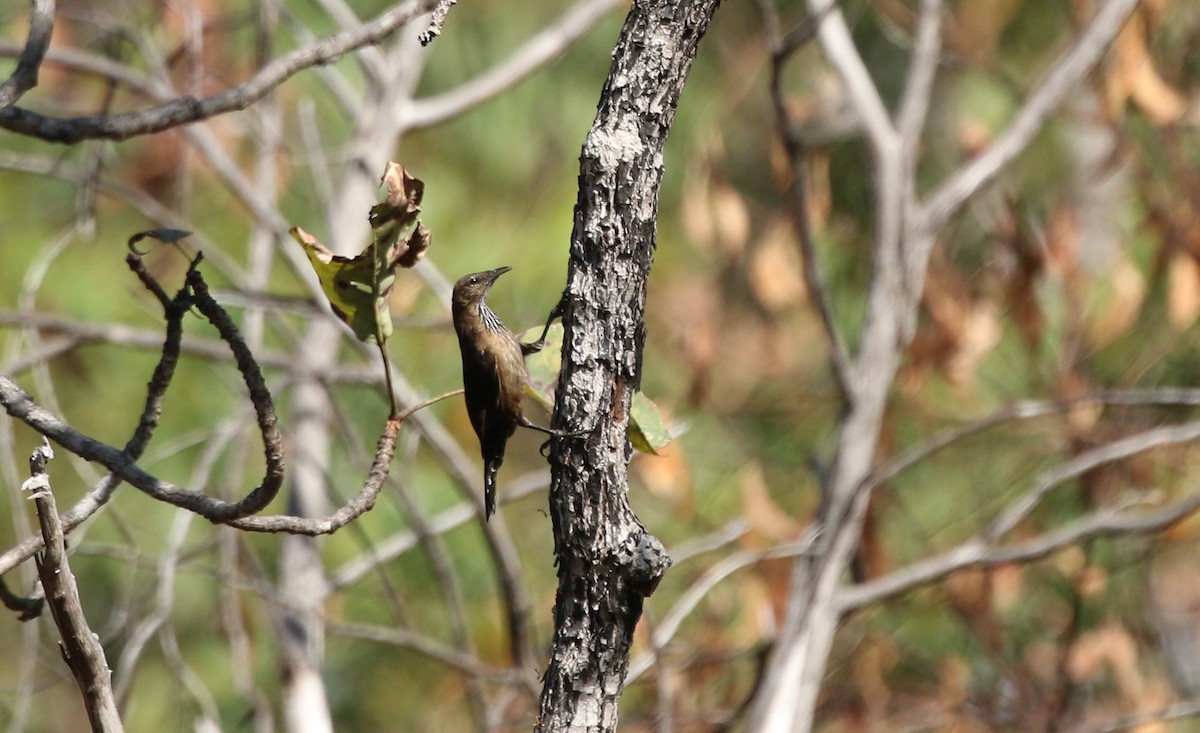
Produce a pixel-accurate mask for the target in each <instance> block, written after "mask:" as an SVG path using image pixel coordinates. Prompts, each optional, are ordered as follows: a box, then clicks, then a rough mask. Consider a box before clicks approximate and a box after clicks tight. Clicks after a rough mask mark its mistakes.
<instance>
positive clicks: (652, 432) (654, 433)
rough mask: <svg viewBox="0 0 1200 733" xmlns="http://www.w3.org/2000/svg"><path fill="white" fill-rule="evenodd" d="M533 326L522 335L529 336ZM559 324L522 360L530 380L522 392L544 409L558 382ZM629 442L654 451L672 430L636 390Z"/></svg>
mask: <svg viewBox="0 0 1200 733" xmlns="http://www.w3.org/2000/svg"><path fill="white" fill-rule="evenodd" d="M533 330H534V329H531V330H530V331H526V332H525V333H523V334H521V337H522V338H531V333H532V331H533ZM562 339H563V327H562V324H559V323H555V324H554V325H552V326H550V329H549V330H548V331H547V332H546V338H545V346H543V347H542V350H541V351H539V352H537V353H536V354H530V355H529V356H528V357H526V359H525V370H526V371H527V372H528V373H529V379H528V382H527V383H526V386H525V391H526V392H527V393H528V394H529V395H530V396H531V397H533V398H534V399H535V400H537V401H538V402H539V403H541V405H542V406H543V407H545V408H546V409H547V410H552V409H554V387H555V385H556V384H558V372H559V369H561V368H562ZM628 435H629V441H630V442H631V443H633V447H634V448H636V449H637V450H639V451H641V452H642V453H650V454H657V452H658V449H659V448H662V447H663V446H665V445H667V444H668V443H670V442H671V431H670V430H668V429H667V426H666V421H664V420H663V417H662V413H661V412H659V411H658V405H655V404H654V403H653V402H651V401H650V399H649V398H647V397H646V396H645V395H643V394H642V393H640V392H636V393H634V395H633V404H631V405H630V407H629V428H628Z"/></svg>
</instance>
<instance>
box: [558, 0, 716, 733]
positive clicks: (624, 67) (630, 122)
mask: <svg viewBox="0 0 1200 733" xmlns="http://www.w3.org/2000/svg"><path fill="white" fill-rule="evenodd" d="M718 4H719V0H688V1H686V2H680V1H679V0H635V2H634V3H633V7H632V9H631V10H630V13H629V16H628V17H627V18H626V21H625V26H624V28H623V29H622V31H621V37H620V39H619V41H618V43H617V47H616V49H615V51H614V52H613V63H612V67H611V68H610V70H609V75H608V81H607V82H606V83H605V86H604V90H603V92H602V93H601V97H600V104H599V109H598V112H597V114H596V120H595V122H594V123H593V125H592V129H591V130H590V131H589V132H588V135H587V139H586V140H585V141H584V144H583V153H582V155H581V158H580V173H579V199H578V201H577V202H576V205H575V227H574V231H573V232H572V234H571V259H570V265H569V271H568V276H567V289H566V293H565V294H564V297H565V312H564V317H563V324H564V326H565V329H566V334H565V336H564V339H563V355H562V356H563V362H562V373H561V375H560V377H559V383H558V391H557V402H556V405H555V416H554V421H555V427H557V428H558V429H560V430H563V431H570V432H574V431H581V430H584V431H586V435H584V436H580V437H571V438H563V439H556V441H555V447H554V453H553V455H552V464H553V468H552V472H553V475H552V483H551V487H550V513H551V518H552V520H553V523H554V538H555V553H556V555H557V560H558V580H559V584H558V598H557V601H556V603H555V608H554V628H555V631H554V645H553V649H552V652H551V659H550V664H549V667H548V668H547V669H546V672H545V675H544V687H543V690H542V700H541V711H540V715H539V719H538V730H540V731H612V730H615V729H616V724H617V703H618V700H619V698H620V694H621V690H622V687H623V685H624V680H625V672H626V669H627V667H628V663H629V645H630V640H631V638H632V636H633V630H634V627H635V626H636V625H637V622H638V619H639V618H640V617H641V614H642V602H643V600H644V599H645V598H646V597H647V596H649V595H650V593H652V592H653V591H654V589H655V587H656V586H657V585H658V581H659V580H660V579H661V577H662V575H663V573H665V572H666V570H667V568H668V567H670V564H671V560H670V558H669V557H668V556H667V554H666V552H665V550H664V549H663V547H662V544H661V543H660V542H659V541H658V539H657V538H655V537H654V536H653V535H651V534H650V533H649V532H647V531H646V528H645V527H644V526H642V523H641V522H640V521H638V518H637V517H636V516H635V515H634V514H633V511H632V510H631V509H630V507H629V502H628V488H629V485H628V464H629V458H630V452H631V448H630V444H629V440H628V439H627V437H626V435H625V429H626V426H627V425H628V423H629V405H630V401H631V399H632V397H633V393H634V391H635V390H637V389H638V386H639V383H640V381H641V371H642V345H643V341H644V339H645V323H644V314H645V305H646V279H647V276H648V275H649V272H650V265H651V263H652V261H653V257H654V247H655V225H656V220H657V214H658V191H659V184H660V182H661V181H662V174H663V157H662V156H663V146H664V144H665V143H666V139H667V134H668V132H669V131H670V129H671V123H672V122H673V121H674V118H675V107H676V104H677V103H678V101H679V94H680V92H681V91H682V90H683V84H684V81H685V79H686V78H687V73H688V70H689V69H690V68H691V65H692V61H693V59H694V58H695V55H696V48H697V45H698V43H699V42H700V38H701V37H702V36H703V35H704V32H705V30H706V29H707V27H708V23H709V21H710V20H711V19H712V16H713V14H714V13H715V12H716V9H717V5H718Z"/></svg>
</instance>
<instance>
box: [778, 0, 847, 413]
mask: <svg viewBox="0 0 1200 733" xmlns="http://www.w3.org/2000/svg"><path fill="white" fill-rule="evenodd" d="M832 7H833V5H832V4H830V5H829V6H827V8H826V10H825V11H824V12H826V13H827V12H829V9H830V8H832ZM759 13H760V15H762V18H763V25H764V26H765V28H766V33H767V38H768V43H769V44H770V45H771V82H770V88H771V102H772V105H773V106H774V109H775V123H776V127H777V128H778V130H779V137H780V140H781V141H782V142H783V149H784V153H785V154H786V155H787V157H788V164H789V169H790V173H791V178H790V181H789V183H788V187H787V194H786V195H787V199H788V214H789V215H790V218H791V220H792V229H793V230H794V231H795V233H796V242H797V244H798V245H799V248H800V261H801V262H802V264H803V267H804V284H805V287H806V288H807V289H808V296H809V298H810V300H811V302H812V305H813V309H814V310H816V312H817V317H818V318H819V319H820V321H821V326H822V329H823V331H824V333H825V338H826V339H827V340H828V341H829V356H830V361H831V362H832V363H833V376H834V379H835V380H836V382H837V385H838V389H839V391H840V393H841V395H842V397H843V399H845V398H846V397H847V396H848V394H849V389H850V386H849V379H850V353H849V349H847V348H846V341H845V339H844V338H842V334H841V332H840V331H839V330H838V327H837V323H836V322H835V320H834V317H833V306H832V305H831V304H830V299H829V288H828V287H826V284H825V283H826V281H825V271H824V268H823V267H822V266H821V261H820V259H819V258H818V257H817V250H816V246H815V245H814V243H813V236H812V227H811V225H810V222H809V219H808V194H807V193H806V186H805V171H804V154H805V146H804V141H803V139H802V138H801V136H800V134H799V133H798V131H797V130H796V127H795V125H794V124H793V121H792V119H791V114H790V113H789V112H788V105H787V99H786V97H785V95H784V91H783V70H784V66H785V64H786V63H787V61H788V59H789V58H791V55H792V54H793V53H794V52H795V51H796V50H797V49H798V48H799V45H797V44H796V42H795V39H792V35H795V32H793V34H792V35H789V36H788V37H787V38H785V37H784V36H783V31H782V28H781V26H780V21H779V14H778V13H777V12H776V10H775V5H774V0H760V2H759ZM820 22H821V19H820V18H819V17H816V16H810V18H809V20H808V26H807V28H809V29H810V30H809V31H808V33H809V34H811V35H815V34H816V30H817V28H818V27H819V23H820ZM801 35H804V34H801ZM789 39H792V40H791V41H790V42H789Z"/></svg>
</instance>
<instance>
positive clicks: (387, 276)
mask: <svg viewBox="0 0 1200 733" xmlns="http://www.w3.org/2000/svg"><path fill="white" fill-rule="evenodd" d="M383 183H384V184H385V185H386V186H387V189H388V195H387V198H386V199H385V200H384V202H383V203H381V204H376V205H375V206H373V207H372V208H371V211H370V214H369V215H368V220H369V221H370V223H371V228H372V230H374V233H375V238H374V241H373V242H372V243H371V244H369V245H367V248H366V249H365V250H363V251H362V252H361V253H360V254H358V255H357V256H355V257H344V256H342V255H337V254H334V253H333V252H332V251H331V250H330V249H329V248H328V247H326V246H325V245H323V244H321V243H320V242H319V241H317V238H316V237H314V236H313V235H311V234H309V233H308V232H306V231H304V230H303V229H301V228H300V227H293V228H292V230H291V233H292V236H293V237H294V238H295V239H296V241H297V242H299V243H300V245H301V246H302V247H304V253H305V254H306V255H308V261H309V262H311V263H312V266H313V270H314V271H315V272H316V273H317V279H318V280H320V281H321V289H322V290H323V291H324V292H325V297H327V298H328V299H329V306H330V307H331V308H332V309H333V312H334V313H335V314H336V315H337V317H338V318H340V319H342V321H344V322H345V323H346V325H348V326H350V329H351V330H352V331H354V335H355V336H358V337H359V338H360V339H362V340H363V341H369V342H376V343H380V344H382V343H383V342H385V341H387V338H388V337H389V336H391V334H392V317H391V311H390V307H389V305H388V300H389V298H390V296H391V294H392V286H393V285H394V284H395V281H396V268H397V267H412V266H413V265H415V264H416V263H417V261H418V260H420V259H421V257H422V256H424V254H425V251H426V250H427V249H429V241H430V234H429V230H428V229H427V228H426V227H425V225H424V224H422V223H421V222H420V221H418V219H417V215H418V214H419V213H420V211H421V198H422V196H423V195H424V192H425V184H424V183H422V182H421V181H420V180H418V179H416V178H413V177H412V176H410V175H409V174H408V172H407V171H405V170H404V168H403V167H402V166H400V165H399V164H397V163H388V165H387V171H386V172H385V173H384V176H383Z"/></svg>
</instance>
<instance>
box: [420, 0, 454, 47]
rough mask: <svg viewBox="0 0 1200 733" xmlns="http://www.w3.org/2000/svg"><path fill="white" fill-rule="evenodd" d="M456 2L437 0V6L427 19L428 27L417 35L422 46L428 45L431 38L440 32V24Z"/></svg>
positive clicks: (444, 20)
mask: <svg viewBox="0 0 1200 733" xmlns="http://www.w3.org/2000/svg"><path fill="white" fill-rule="evenodd" d="M457 4H458V0H438V3H437V7H435V8H434V9H433V18H432V19H431V20H430V21H429V27H428V28H426V29H425V30H424V31H422V32H421V35H419V36H417V39H418V40H419V41H421V45H422V46H428V45H429V44H430V43H432V42H433V39H435V38H437V37H438V36H440V35H441V34H442V24H443V23H445V22H446V16H447V15H449V13H450V8H452V7H454V6H455V5H457Z"/></svg>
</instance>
